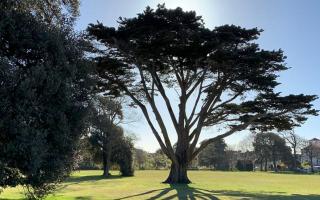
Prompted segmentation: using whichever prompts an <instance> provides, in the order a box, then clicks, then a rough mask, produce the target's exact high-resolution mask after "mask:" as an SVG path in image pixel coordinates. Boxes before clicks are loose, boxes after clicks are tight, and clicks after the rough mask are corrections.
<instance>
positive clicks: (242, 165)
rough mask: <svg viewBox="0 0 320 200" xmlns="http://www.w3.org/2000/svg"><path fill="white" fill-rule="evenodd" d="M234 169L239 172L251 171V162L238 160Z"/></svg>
mask: <svg viewBox="0 0 320 200" xmlns="http://www.w3.org/2000/svg"><path fill="white" fill-rule="evenodd" d="M236 168H237V169H238V170H239V171H253V163H252V161H251V160H238V161H237V164H236Z"/></svg>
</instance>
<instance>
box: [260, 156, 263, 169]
mask: <svg viewBox="0 0 320 200" xmlns="http://www.w3.org/2000/svg"><path fill="white" fill-rule="evenodd" d="M260 171H263V159H262V158H261V161H260Z"/></svg>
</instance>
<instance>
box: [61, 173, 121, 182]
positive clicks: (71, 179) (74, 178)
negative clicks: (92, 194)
mask: <svg viewBox="0 0 320 200" xmlns="http://www.w3.org/2000/svg"><path fill="white" fill-rule="evenodd" d="M120 178H123V176H121V175H111V176H108V177H105V176H102V175H93V176H71V177H69V178H68V179H67V180H65V181H64V182H65V183H81V182H84V181H87V182H95V181H100V180H112V179H120Z"/></svg>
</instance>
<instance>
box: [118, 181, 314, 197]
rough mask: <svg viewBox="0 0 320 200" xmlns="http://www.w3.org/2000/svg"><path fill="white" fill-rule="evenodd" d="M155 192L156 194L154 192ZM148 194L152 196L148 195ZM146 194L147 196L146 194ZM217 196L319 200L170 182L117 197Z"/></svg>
mask: <svg viewBox="0 0 320 200" xmlns="http://www.w3.org/2000/svg"><path fill="white" fill-rule="evenodd" d="M174 190H175V191H176V192H175V193H174V194H172V195H170V196H167V194H168V193H169V192H170V191H174ZM154 193H156V194H154ZM150 194H153V196H151V197H150ZM147 195H148V196H147ZM219 196H227V197H229V198H232V197H234V198H236V199H241V200H258V199H261V200H301V199H303V200H319V199H320V195H319V194H309V195H302V194H291V195H286V193H284V192H273V193H270V192H265V191H261V192H259V193H250V192H244V191H232V190H205V189H199V188H195V187H190V186H188V185H185V184H171V185H170V187H169V188H164V189H158V190H150V191H147V192H144V193H140V194H135V195H130V196H126V197H122V198H119V199H118V200H122V199H131V198H137V199H138V198H139V199H148V200H156V199H164V200H170V199H181V200H184V199H190V200H195V199H211V200H219V199H220V198H219Z"/></svg>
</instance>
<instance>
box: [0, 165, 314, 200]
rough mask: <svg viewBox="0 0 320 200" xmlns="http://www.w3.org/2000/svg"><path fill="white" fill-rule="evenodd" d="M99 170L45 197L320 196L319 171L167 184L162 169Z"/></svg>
mask: <svg viewBox="0 0 320 200" xmlns="http://www.w3.org/2000/svg"><path fill="white" fill-rule="evenodd" d="M101 173H102V172H101V171H96V170H92V171H80V172H75V173H74V174H73V175H72V177H70V178H69V179H68V180H67V181H65V183H63V184H62V185H61V187H60V188H59V190H58V191H57V192H56V193H55V195H51V196H49V197H48V198H47V199H48V200H55V199H56V200H94V199H97V200H105V199H221V200H224V199H225V200H227V199H242V200H249V199H274V200H308V199H311V200H316V199H317V200H319V199H320V175H297V174H275V173H270V172H269V173H265V172H219V171H190V172H189V177H190V179H191V181H192V182H193V183H192V184H189V185H168V184H162V183H161V181H163V180H164V179H165V178H166V176H167V174H168V171H165V170H146V171H136V172H135V176H134V177H121V176H119V175H118V173H117V172H113V176H112V177H111V178H108V179H104V178H102V177H101V176H100V175H101ZM22 192H23V190H22V189H21V188H9V189H6V190H4V192H3V193H1V195H0V199H16V200H17V199H23V194H22Z"/></svg>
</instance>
